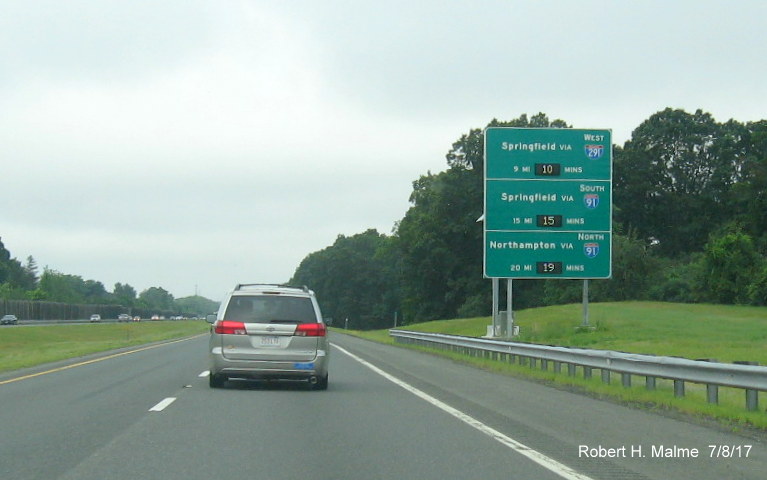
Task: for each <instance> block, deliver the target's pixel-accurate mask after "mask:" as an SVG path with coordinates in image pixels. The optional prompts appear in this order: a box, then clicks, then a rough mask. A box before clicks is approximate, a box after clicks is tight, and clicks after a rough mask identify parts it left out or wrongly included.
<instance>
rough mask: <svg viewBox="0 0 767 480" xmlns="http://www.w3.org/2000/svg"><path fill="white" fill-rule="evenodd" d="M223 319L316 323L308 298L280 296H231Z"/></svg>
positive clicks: (312, 307) (251, 321) (253, 321)
mask: <svg viewBox="0 0 767 480" xmlns="http://www.w3.org/2000/svg"><path fill="white" fill-rule="evenodd" d="M224 318H225V319H226V320H234V321H238V322H245V323H295V324H300V323H317V317H316V316H315V314H314V306H313V305H312V301H311V299H310V298H307V297H290V296H282V295H258V296H255V295H240V296H233V297H232V298H231V299H230V300H229V305H228V306H227V307H226V314H225V315H224Z"/></svg>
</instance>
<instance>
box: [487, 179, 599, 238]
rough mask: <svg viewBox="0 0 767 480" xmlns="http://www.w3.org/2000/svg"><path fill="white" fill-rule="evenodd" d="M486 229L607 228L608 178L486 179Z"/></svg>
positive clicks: (548, 229)
mask: <svg viewBox="0 0 767 480" xmlns="http://www.w3.org/2000/svg"><path fill="white" fill-rule="evenodd" d="M486 189H487V192H486V195H487V209H488V210H492V212H488V217H487V229H488V230H547V231H551V230H554V231H556V230H589V231H590V230H597V231H609V230H610V205H611V204H612V198H611V193H612V192H611V189H610V182H609V181H605V180H599V181H588V180H583V181H565V182H556V181H551V180H527V181H508V180H487V183H486Z"/></svg>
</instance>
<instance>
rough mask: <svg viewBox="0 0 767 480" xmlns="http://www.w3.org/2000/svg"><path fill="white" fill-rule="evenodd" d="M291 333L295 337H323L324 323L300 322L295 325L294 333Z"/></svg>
mask: <svg viewBox="0 0 767 480" xmlns="http://www.w3.org/2000/svg"><path fill="white" fill-rule="evenodd" d="M293 335H295V336H297V337H324V336H325V324H324V323H302V324H300V325H298V326H297V327H296V333H294V334H293Z"/></svg>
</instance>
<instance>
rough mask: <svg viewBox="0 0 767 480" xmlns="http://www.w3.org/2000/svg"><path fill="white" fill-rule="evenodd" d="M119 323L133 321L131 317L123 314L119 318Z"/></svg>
mask: <svg viewBox="0 0 767 480" xmlns="http://www.w3.org/2000/svg"><path fill="white" fill-rule="evenodd" d="M117 321H118V322H130V321H131V316H130V315H128V314H127V313H121V314H120V315H118V316H117Z"/></svg>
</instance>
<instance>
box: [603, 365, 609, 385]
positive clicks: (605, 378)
mask: <svg viewBox="0 0 767 480" xmlns="http://www.w3.org/2000/svg"><path fill="white" fill-rule="evenodd" d="M602 382H603V383H606V384H608V385H609V384H610V370H607V369H604V368H603V369H602Z"/></svg>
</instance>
